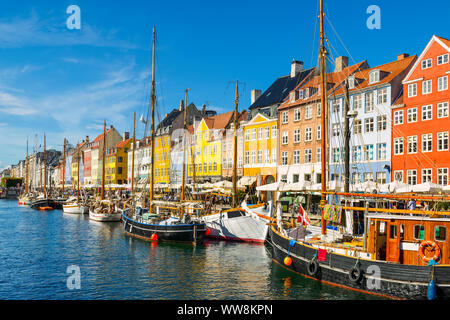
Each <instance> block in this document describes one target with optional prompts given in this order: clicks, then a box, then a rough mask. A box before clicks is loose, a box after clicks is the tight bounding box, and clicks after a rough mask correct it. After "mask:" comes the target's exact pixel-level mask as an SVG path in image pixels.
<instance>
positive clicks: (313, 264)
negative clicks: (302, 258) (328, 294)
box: [306, 256, 319, 276]
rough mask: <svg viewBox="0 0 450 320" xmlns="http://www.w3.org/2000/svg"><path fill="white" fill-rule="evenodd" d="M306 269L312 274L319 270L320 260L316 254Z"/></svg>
mask: <svg viewBox="0 0 450 320" xmlns="http://www.w3.org/2000/svg"><path fill="white" fill-rule="evenodd" d="M306 271H307V272H308V274H309V275H310V276H315V275H316V274H317V272H319V262H318V261H317V257H316V256H314V257H313V258H312V259H311V260H310V261H309V262H308V265H307V266H306Z"/></svg>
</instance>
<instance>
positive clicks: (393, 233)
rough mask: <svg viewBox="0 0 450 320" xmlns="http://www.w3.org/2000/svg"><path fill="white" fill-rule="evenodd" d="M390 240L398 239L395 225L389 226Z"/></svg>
mask: <svg viewBox="0 0 450 320" xmlns="http://www.w3.org/2000/svg"><path fill="white" fill-rule="evenodd" d="M389 238H390V239H397V225H395V224H390V225H389Z"/></svg>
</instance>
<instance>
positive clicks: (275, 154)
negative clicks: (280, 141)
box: [271, 149, 277, 163]
mask: <svg viewBox="0 0 450 320" xmlns="http://www.w3.org/2000/svg"><path fill="white" fill-rule="evenodd" d="M271 155H272V163H276V162H277V149H272V153H271Z"/></svg>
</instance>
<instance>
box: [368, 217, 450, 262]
mask: <svg viewBox="0 0 450 320" xmlns="http://www.w3.org/2000/svg"><path fill="white" fill-rule="evenodd" d="M366 218H367V233H366V235H367V239H366V241H367V251H368V252H370V253H371V254H372V257H373V259H375V260H384V261H388V262H392V263H400V264H407V265H421V266H423V265H428V264H429V263H430V261H431V260H434V262H437V263H438V264H440V265H442V264H450V251H449V250H450V241H449V237H448V233H449V231H450V219H449V218H444V217H432V216H425V215H420V216H417V215H415V216H412V215H411V216H408V215H388V214H376V213H374V214H368V215H366ZM434 262H433V261H431V263H434Z"/></svg>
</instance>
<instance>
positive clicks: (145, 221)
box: [122, 27, 206, 244]
mask: <svg viewBox="0 0 450 320" xmlns="http://www.w3.org/2000/svg"><path fill="white" fill-rule="evenodd" d="M155 35H156V33H155V28H154V27H153V57H152V93H151V106H152V111H151V114H152V116H151V139H152V144H151V146H152V147H151V159H152V160H151V175H149V178H150V179H149V180H150V189H149V190H150V197H149V207H150V208H149V210H148V212H149V213H145V214H142V212H143V210H142V209H141V208H139V207H136V205H135V204H134V205H133V206H131V208H128V209H125V210H123V211H122V220H123V227H124V231H125V232H126V233H127V234H128V235H131V236H133V237H136V238H140V239H144V240H147V241H175V242H188V243H195V244H196V243H201V242H203V238H204V235H205V233H206V225H205V223H204V222H201V221H199V220H196V219H195V218H191V216H190V215H189V214H187V213H186V212H185V211H184V208H183V203H180V204H179V206H180V217H175V216H170V217H165V216H163V215H160V214H155V213H154V211H153V210H156V211H157V212H158V211H159V210H158V209H157V207H156V205H154V166H153V164H154V163H155V161H154V152H155V150H154V141H155V128H154V126H155V124H154V123H155V121H154V110H155V102H156V95H155ZM186 109H187V107H186V108H184V110H185V112H186ZM135 118H136V117H135V116H134V119H135ZM185 123H186V113H185ZM133 127H134V124H133ZM134 146H135V130H134V128H133V157H132V165H131V167H132V168H134V148H135V147H134ZM132 170H133V169H132ZM184 177H185V171H184V170H183V179H182V180H183V192H182V198H183V199H184V181H185V179H184ZM133 184H134V171H133V172H132V183H131V185H132V199H133V200H134V188H133Z"/></svg>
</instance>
